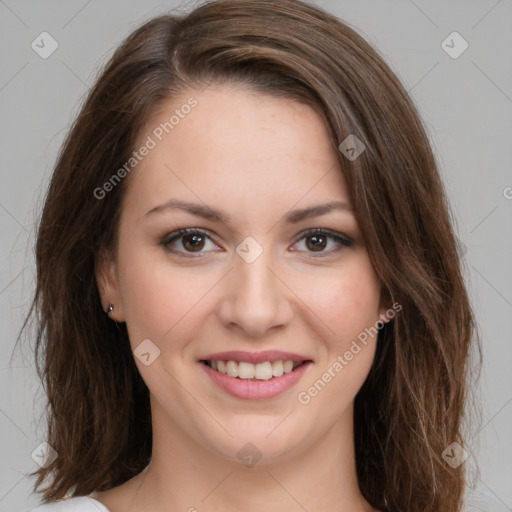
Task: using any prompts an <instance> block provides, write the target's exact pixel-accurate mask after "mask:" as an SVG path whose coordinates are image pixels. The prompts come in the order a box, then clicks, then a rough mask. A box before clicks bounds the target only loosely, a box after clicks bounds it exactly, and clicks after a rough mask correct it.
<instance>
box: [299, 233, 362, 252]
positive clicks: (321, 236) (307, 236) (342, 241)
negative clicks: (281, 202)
mask: <svg viewBox="0 0 512 512" xmlns="http://www.w3.org/2000/svg"><path fill="white" fill-rule="evenodd" d="M302 240H305V244H304V245H305V246H306V249H305V251H306V252H309V253H317V254H318V256H320V257H321V256H328V255H330V254H332V253H335V252H339V251H340V250H341V249H342V247H341V246H343V247H351V246H352V245H353V241H352V239H350V238H349V237H347V236H346V235H343V234H341V233H336V232H333V231H329V230H327V229H321V228H318V229H310V230H309V231H306V232H305V233H302V236H301V237H300V239H299V241H302ZM330 240H332V241H334V242H335V243H334V246H336V245H337V246H338V248H334V249H330V250H325V249H326V247H327V246H328V245H329V241H330ZM312 257H316V255H315V254H313V255H312Z"/></svg>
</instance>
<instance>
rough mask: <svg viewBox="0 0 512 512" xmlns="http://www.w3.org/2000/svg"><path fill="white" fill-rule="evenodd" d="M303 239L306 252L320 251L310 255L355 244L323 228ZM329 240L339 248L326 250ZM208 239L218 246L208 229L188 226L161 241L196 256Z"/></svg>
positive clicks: (173, 250)
mask: <svg viewBox="0 0 512 512" xmlns="http://www.w3.org/2000/svg"><path fill="white" fill-rule="evenodd" d="M302 240H304V242H305V246H306V249H305V251H306V252H311V253H318V254H311V255H310V257H322V256H326V255H328V254H332V253H334V252H339V251H340V250H341V248H342V246H343V247H351V246H352V244H353V241H352V240H351V239H350V238H349V237H347V236H346V235H342V234H341V233H336V232H334V231H330V230H328V229H322V228H316V229H310V230H308V231H306V232H304V233H302V234H301V236H300V238H299V241H302ZM329 240H331V241H334V245H335V246H336V245H337V246H338V248H335V249H331V250H328V251H326V250H325V248H326V246H328V245H329V244H328V241H329ZM208 241H209V242H210V243H211V244H212V245H213V246H214V247H218V246H217V245H216V244H214V243H213V241H212V239H211V237H210V236H209V234H208V233H207V232H206V231H203V230H201V229H196V228H187V229H180V230H178V231H175V232H173V233H170V234H169V235H167V236H166V237H165V238H164V239H163V240H162V241H161V242H160V245H162V246H163V247H164V248H165V250H166V251H168V252H171V253H173V254H180V255H186V256H185V257H194V256H191V255H192V254H194V253H197V254H201V253H203V252H208V251H203V249H204V248H205V245H206V244H207V243H208ZM298 243H299V242H296V243H295V244H294V245H297V244H298ZM177 246H181V249H180V248H177ZM213 250H215V249H213ZM294 251H295V249H294Z"/></svg>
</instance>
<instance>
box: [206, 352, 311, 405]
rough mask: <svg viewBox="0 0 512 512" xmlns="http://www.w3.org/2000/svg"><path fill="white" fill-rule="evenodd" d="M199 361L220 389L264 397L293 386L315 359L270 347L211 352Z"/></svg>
mask: <svg viewBox="0 0 512 512" xmlns="http://www.w3.org/2000/svg"><path fill="white" fill-rule="evenodd" d="M198 363H199V365H200V367H201V368H202V369H203V371H204V372H205V373H206V374H207V375H208V377H209V378H210V379H211V381H212V382H213V383H214V384H216V385H217V387H218V388H219V389H220V390H222V391H224V392H226V393H228V394H229V395H231V396H234V397H236V398H242V399H248V400H256V399H260V400H264V399H269V398H273V397H275V396H277V395H279V394H281V393H284V392H285V391H286V390H289V389H290V388H292V387H293V386H294V385H295V384H296V383H297V382H298V381H299V380H300V379H301V378H302V376H303V375H304V373H305V372H306V371H307V369H308V368H309V366H311V365H312V364H313V360H312V359H308V358H307V357H304V356H300V355H298V354H292V353H290V352H281V351H270V350H269V351H266V352H259V353H251V352H243V351H231V352H222V353H219V354H212V355H208V356H206V357H204V358H202V359H200V360H198Z"/></svg>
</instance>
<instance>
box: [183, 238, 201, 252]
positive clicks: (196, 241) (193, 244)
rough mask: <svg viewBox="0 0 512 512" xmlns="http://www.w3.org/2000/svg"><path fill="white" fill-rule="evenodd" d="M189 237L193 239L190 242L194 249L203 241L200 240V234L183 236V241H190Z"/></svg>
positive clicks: (199, 246)
mask: <svg viewBox="0 0 512 512" xmlns="http://www.w3.org/2000/svg"><path fill="white" fill-rule="evenodd" d="M191 239H194V241H193V242H192V244H191V247H192V248H195V249H197V248H199V249H200V248H201V243H203V240H201V239H202V235H188V236H187V237H185V241H186V242H185V243H187V241H188V243H190V240H191Z"/></svg>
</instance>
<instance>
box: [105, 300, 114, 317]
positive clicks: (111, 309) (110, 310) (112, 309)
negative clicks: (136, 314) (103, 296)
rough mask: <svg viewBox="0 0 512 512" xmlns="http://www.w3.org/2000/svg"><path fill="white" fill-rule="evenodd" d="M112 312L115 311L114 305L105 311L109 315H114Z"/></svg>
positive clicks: (110, 305)
mask: <svg viewBox="0 0 512 512" xmlns="http://www.w3.org/2000/svg"><path fill="white" fill-rule="evenodd" d="M112 311H114V304H112V303H110V304H109V305H108V308H107V309H106V310H105V313H106V314H107V315H108V314H109V313H112Z"/></svg>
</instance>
